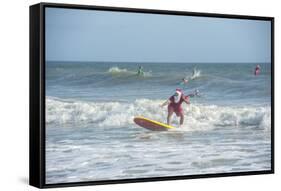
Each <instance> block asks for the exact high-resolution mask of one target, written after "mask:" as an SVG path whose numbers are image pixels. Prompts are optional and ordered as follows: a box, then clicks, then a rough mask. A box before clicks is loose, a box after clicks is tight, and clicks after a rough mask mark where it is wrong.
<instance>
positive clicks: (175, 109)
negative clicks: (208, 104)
mask: <svg viewBox="0 0 281 191" xmlns="http://www.w3.org/2000/svg"><path fill="white" fill-rule="evenodd" d="M183 102H185V103H186V104H190V102H189V96H184V95H183V91H182V90H181V89H176V92H175V94H174V95H173V96H171V97H170V98H169V99H168V100H167V101H165V102H164V103H163V104H162V105H161V107H164V106H165V105H168V116H167V124H168V125H170V119H171V116H172V115H173V113H175V114H176V115H177V116H178V117H180V127H182V125H183V122H184V111H183V108H182V106H181V105H182V103H183Z"/></svg>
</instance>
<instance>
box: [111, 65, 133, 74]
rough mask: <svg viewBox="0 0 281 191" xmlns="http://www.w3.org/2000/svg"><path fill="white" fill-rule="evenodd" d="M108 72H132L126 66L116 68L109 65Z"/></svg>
mask: <svg viewBox="0 0 281 191" xmlns="http://www.w3.org/2000/svg"><path fill="white" fill-rule="evenodd" d="M108 72H109V73H112V74H117V73H132V71H128V70H127V69H126V68H118V67H117V66H115V67H111V68H109V69H108Z"/></svg>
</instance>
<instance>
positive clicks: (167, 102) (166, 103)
mask: <svg viewBox="0 0 281 191" xmlns="http://www.w3.org/2000/svg"><path fill="white" fill-rule="evenodd" d="M170 103H171V101H170V100H167V101H165V102H164V103H162V104H161V105H160V106H161V107H164V106H165V105H168V104H170Z"/></svg>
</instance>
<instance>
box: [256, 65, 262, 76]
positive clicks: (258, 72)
mask: <svg viewBox="0 0 281 191" xmlns="http://www.w3.org/2000/svg"><path fill="white" fill-rule="evenodd" d="M260 72H261V66H260V65H259V64H258V65H256V68H255V76H257V75H259V74H260Z"/></svg>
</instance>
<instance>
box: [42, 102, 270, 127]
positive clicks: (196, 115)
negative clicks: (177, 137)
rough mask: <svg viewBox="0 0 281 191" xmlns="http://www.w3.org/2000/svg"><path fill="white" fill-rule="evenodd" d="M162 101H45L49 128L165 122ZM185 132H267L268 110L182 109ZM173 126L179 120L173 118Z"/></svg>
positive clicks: (221, 107) (202, 106)
mask: <svg viewBox="0 0 281 191" xmlns="http://www.w3.org/2000/svg"><path fill="white" fill-rule="evenodd" d="M163 101H164V100H149V99H137V100H135V101H134V102H131V103H126V102H117V101H116V102H113V101H112V102H86V101H69V100H63V99H58V98H51V97H47V99H46V122H47V126H48V124H52V123H55V124H83V123H91V124H94V126H95V127H126V126H132V125H134V122H133V118H134V116H144V117H148V118H151V119H154V120H157V121H161V122H165V121H166V115H167V109H166V108H161V107H160V106H159V105H160V104H161V103H162V102H163ZM183 107H184V110H185V123H184V129H186V130H209V129H213V128H221V127H224V128H227V127H228V126H237V127H255V128H262V129H265V130H266V129H270V126H271V109H270V107H269V106H266V107H262V106H259V107H240V106H239V107H238V106H217V105H200V104H198V105H197V104H196V105H195V104H191V105H184V106H183ZM172 123H173V125H177V124H178V119H177V118H176V117H174V116H173V120H172Z"/></svg>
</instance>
